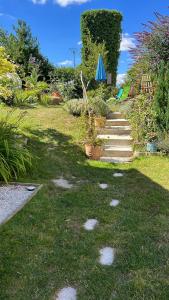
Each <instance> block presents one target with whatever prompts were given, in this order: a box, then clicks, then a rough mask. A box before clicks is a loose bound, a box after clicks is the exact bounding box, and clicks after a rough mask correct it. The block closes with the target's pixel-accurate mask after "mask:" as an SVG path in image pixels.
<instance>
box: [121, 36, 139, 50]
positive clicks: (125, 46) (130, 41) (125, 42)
mask: <svg viewBox="0 0 169 300" xmlns="http://www.w3.org/2000/svg"><path fill="white" fill-rule="evenodd" d="M135 47H136V45H135V39H134V38H132V37H131V36H129V34H128V33H124V34H123V35H122V41H121V45H120V51H129V50H130V49H131V48H135Z"/></svg>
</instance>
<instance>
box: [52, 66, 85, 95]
mask: <svg viewBox="0 0 169 300" xmlns="http://www.w3.org/2000/svg"><path fill="white" fill-rule="evenodd" d="M80 71H81V70H80V68H79V67H77V68H76V69H75V68H55V70H54V72H52V73H51V76H50V83H51V84H50V91H51V92H56V91H58V92H60V93H61V94H62V96H63V97H66V98H67V99H74V98H81V97H82V94H83V93H82V85H81V81H80ZM59 85H60V86H59ZM68 89H69V90H68Z"/></svg>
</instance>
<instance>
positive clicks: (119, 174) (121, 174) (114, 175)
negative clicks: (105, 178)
mask: <svg viewBox="0 0 169 300" xmlns="http://www.w3.org/2000/svg"><path fill="white" fill-rule="evenodd" d="M123 176H124V175H123V173H114V174H113V177H123Z"/></svg>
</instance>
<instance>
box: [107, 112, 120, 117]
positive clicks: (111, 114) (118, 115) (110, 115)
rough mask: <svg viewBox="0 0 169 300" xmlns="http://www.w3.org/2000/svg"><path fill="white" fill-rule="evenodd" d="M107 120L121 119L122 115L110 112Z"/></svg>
mask: <svg viewBox="0 0 169 300" xmlns="http://www.w3.org/2000/svg"><path fill="white" fill-rule="evenodd" d="M107 119H123V115H122V114H121V112H118V111H117V112H111V113H109V115H108V118H107Z"/></svg>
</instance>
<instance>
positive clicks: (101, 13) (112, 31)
mask: <svg viewBox="0 0 169 300" xmlns="http://www.w3.org/2000/svg"><path fill="white" fill-rule="evenodd" d="M121 21H122V15H121V13H120V12H118V11H115V10H104V9H102V10H90V11H86V12H85V13H83V14H82V17H81V34H82V42H83V48H82V63H83V64H84V65H85V64H86V63H87V61H88V59H90V55H91V53H90V49H89V48H88V36H89V34H90V37H91V41H92V43H94V44H105V49H106V51H107V55H106V57H107V59H106V69H107V72H109V73H110V74H111V75H112V82H113V84H114V85H115V83H116V76H117V65H118V58H119V53H120V52H119V49H120V41H121Z"/></svg>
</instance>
